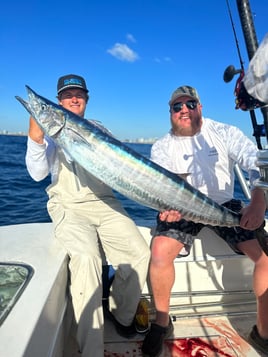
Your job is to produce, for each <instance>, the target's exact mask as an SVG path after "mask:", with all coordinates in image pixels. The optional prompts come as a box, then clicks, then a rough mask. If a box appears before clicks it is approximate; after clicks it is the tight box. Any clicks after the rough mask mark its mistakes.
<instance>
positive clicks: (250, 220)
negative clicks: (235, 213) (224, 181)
mask: <svg viewBox="0 0 268 357" xmlns="http://www.w3.org/2000/svg"><path fill="white" fill-rule="evenodd" d="M265 211H266V201H265V196H264V192H263V190H262V189H259V188H256V189H254V190H253V191H251V201H250V203H249V205H248V206H246V207H244V208H242V210H241V214H242V217H241V220H240V227H242V228H244V229H248V230H251V231H254V230H255V229H257V228H259V227H260V226H261V225H262V223H263V221H264V217H265Z"/></svg>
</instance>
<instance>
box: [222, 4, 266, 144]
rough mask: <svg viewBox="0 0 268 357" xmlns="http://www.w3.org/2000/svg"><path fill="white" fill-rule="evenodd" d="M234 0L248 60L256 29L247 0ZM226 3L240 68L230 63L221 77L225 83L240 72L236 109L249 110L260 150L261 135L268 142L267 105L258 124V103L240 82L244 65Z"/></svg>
mask: <svg viewBox="0 0 268 357" xmlns="http://www.w3.org/2000/svg"><path fill="white" fill-rule="evenodd" d="M236 2H237V9H238V13H239V17H240V22H241V27H242V31H243V34H244V39H245V43H246V48H247V52H248V57H249V60H251V58H252V57H253V56H254V54H255V52H256V50H257V48H258V41H257V37H256V31H255V28H254V23H253V16H252V12H251V9H250V5H249V0H237V1H236ZM226 3H227V8H228V13H229V17H230V20H231V24H232V29H233V33H234V37H235V41H236V47H237V51H238V57H239V61H240V67H241V68H240V69H235V67H234V66H232V65H230V66H228V67H227V68H226V70H225V71H224V76H223V79H224V81H225V82H226V83H227V82H230V81H231V80H232V79H233V77H234V75H236V74H238V73H239V74H240V75H239V78H238V80H237V82H236V87H235V95H236V109H242V110H249V114H250V117H251V122H252V127H253V136H254V137H255V140H256V143H257V147H258V149H259V150H262V145H261V137H262V136H265V135H266V140H267V142H268V136H267V135H268V107H266V106H265V107H261V108H260V109H261V112H262V115H263V122H264V124H263V125H259V124H258V123H257V119H256V114H255V110H254V109H256V108H258V106H259V103H258V101H257V100H255V98H253V97H251V96H250V95H249V94H248V93H247V92H246V90H245V87H244V86H243V83H242V80H243V78H244V75H245V71H244V65H243V60H242V56H241V52H240V48H239V43H238V40H237V35H236V31H235V27H234V23H233V18H232V13H231V10H230V6H229V1H228V0H226Z"/></svg>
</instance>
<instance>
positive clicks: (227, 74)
mask: <svg viewBox="0 0 268 357" xmlns="http://www.w3.org/2000/svg"><path fill="white" fill-rule="evenodd" d="M238 73H240V75H239V77H238V79H237V81H236V84H235V90H234V95H235V109H241V110H244V111H247V110H254V109H257V108H261V107H263V106H265V105H267V104H266V103H263V102H260V101H259V100H258V99H256V98H254V97H252V96H251V95H250V94H249V93H248V92H247V90H246V88H245V85H244V83H243V78H244V76H245V72H244V70H243V69H235V67H234V66H233V65H230V66H228V67H227V68H226V69H225V71H224V74H223V80H224V82H226V83H228V82H230V81H231V80H232V79H233V78H234V76H235V75H236V74H238Z"/></svg>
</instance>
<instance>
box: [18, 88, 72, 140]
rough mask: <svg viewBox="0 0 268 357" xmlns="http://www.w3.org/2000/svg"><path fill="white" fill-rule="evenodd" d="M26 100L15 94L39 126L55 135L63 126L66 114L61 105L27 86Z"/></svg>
mask: <svg viewBox="0 0 268 357" xmlns="http://www.w3.org/2000/svg"><path fill="white" fill-rule="evenodd" d="M26 89H27V92H28V99H29V100H28V102H27V101H25V100H24V99H22V98H20V97H18V96H16V97H15V98H16V99H17V100H18V101H19V102H20V103H21V104H22V105H23V106H24V107H25V109H26V110H27V111H28V112H29V113H30V115H31V116H32V117H33V118H34V119H35V121H36V122H37V124H38V125H39V126H40V128H41V129H42V130H43V131H44V132H45V133H46V134H47V135H49V136H51V137H53V136H55V135H57V134H58V133H59V132H60V131H61V129H62V128H63V127H64V126H65V122H66V115H65V112H64V111H63V110H62V107H61V106H60V105H58V104H55V103H53V102H51V101H50V100H48V99H46V98H44V97H41V96H40V95H38V94H37V93H35V92H34V91H33V90H32V89H31V88H30V87H29V86H26Z"/></svg>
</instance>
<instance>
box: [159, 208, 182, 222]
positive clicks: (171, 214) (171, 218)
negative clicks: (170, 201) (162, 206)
mask: <svg viewBox="0 0 268 357" xmlns="http://www.w3.org/2000/svg"><path fill="white" fill-rule="evenodd" d="M159 218H160V220H161V221H165V222H169V223H171V222H177V221H179V220H180V219H181V218H182V216H181V214H180V212H178V211H175V210H170V211H163V212H160V213H159Z"/></svg>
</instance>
